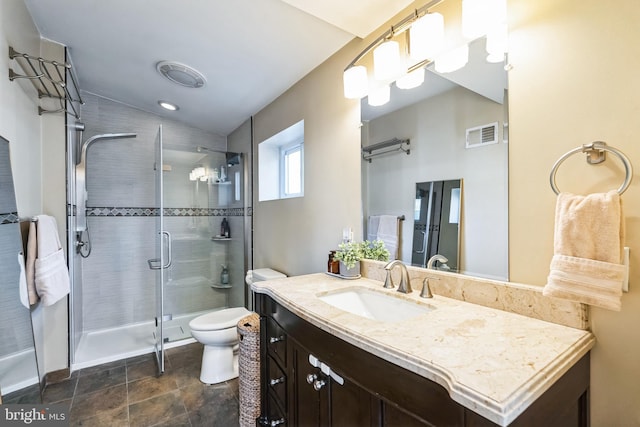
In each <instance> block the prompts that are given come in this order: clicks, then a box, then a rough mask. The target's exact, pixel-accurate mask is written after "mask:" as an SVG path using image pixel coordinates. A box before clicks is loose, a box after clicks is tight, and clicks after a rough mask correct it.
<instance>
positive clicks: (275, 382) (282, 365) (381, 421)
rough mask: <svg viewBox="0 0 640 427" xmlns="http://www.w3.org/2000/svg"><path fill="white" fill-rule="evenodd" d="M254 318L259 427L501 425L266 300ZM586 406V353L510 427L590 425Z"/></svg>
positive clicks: (259, 297) (258, 298) (260, 297)
mask: <svg viewBox="0 0 640 427" xmlns="http://www.w3.org/2000/svg"><path fill="white" fill-rule="evenodd" d="M256 311H257V312H258V313H259V314H260V322H261V323H260V327H261V329H260V335H261V336H260V338H261V348H260V351H261V370H262V373H261V378H262V381H261V383H262V386H261V397H262V399H261V403H262V412H261V414H262V415H261V417H260V418H259V420H258V424H257V425H264V426H340V427H343V426H402V427H411V426H496V425H498V424H495V423H493V422H492V421H490V420H488V419H486V418H484V417H482V416H480V415H478V414H477V413H476V412H474V411H473V410H470V409H469V408H466V407H464V406H462V405H461V404H459V403H457V402H455V401H453V400H452V399H451V398H450V396H449V393H448V392H447V390H446V389H445V388H444V387H442V386H441V385H439V384H437V383H435V382H433V381H430V380H429V379H426V378H424V377H422V376H420V375H418V374H416V373H413V372H411V371H409V370H407V369H404V368H402V367H400V366H398V365H395V364H393V363H390V362H388V361H386V360H384V359H382V358H380V357H378V356H375V355H373V354H371V353H369V352H367V351H365V350H363V349H361V348H358V347H356V346H354V345H352V344H350V343H347V342H346V341H344V340H342V339H340V338H338V337H336V336H334V335H331V334H329V333H327V332H325V331H324V330H322V329H320V328H318V327H316V326H314V325H312V324H311V323H310V322H307V321H306V320H304V319H302V318H300V317H298V316H297V315H295V314H293V313H292V312H290V311H289V310H287V309H286V308H284V307H283V306H282V305H280V304H278V303H277V302H276V301H274V300H273V299H272V298H271V297H269V296H267V295H265V294H256ZM469 351H473V349H472V348H470V349H469ZM310 356H311V357H310ZM313 365H316V366H313ZM479 375H481V374H479ZM341 382H342V384H340V383H341ZM588 399H589V353H587V354H586V355H585V356H583V357H582V358H581V359H580V360H579V361H578V362H577V363H576V364H574V365H573V366H572V367H571V368H570V369H569V370H568V371H567V372H566V373H565V374H564V375H563V376H562V377H561V378H560V379H559V380H558V381H556V382H555V383H554V384H553V385H552V386H551V387H550V388H549V389H548V390H547V391H546V392H545V393H544V394H543V395H542V396H541V397H540V398H538V399H537V400H536V401H535V402H534V403H533V404H531V405H530V406H529V407H528V408H527V409H526V410H525V411H524V412H522V413H521V414H520V415H519V416H518V418H516V419H515V420H514V421H513V422H512V423H511V424H509V425H510V426H536V427H537V426H545V427H553V426H558V427H571V426H583V427H584V426H588V425H589V400H588Z"/></svg>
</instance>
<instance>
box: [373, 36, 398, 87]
mask: <svg viewBox="0 0 640 427" xmlns="http://www.w3.org/2000/svg"><path fill="white" fill-rule="evenodd" d="M403 71H404V70H403V69H402V62H401V59H400V43H398V42H397V41H394V40H387V41H385V42H383V43H382V44H380V45H379V46H378V47H376V48H375V49H374V50H373V73H374V76H375V78H376V80H383V81H384V80H395V79H396V78H398V77H400V76H401V75H402V73H403Z"/></svg>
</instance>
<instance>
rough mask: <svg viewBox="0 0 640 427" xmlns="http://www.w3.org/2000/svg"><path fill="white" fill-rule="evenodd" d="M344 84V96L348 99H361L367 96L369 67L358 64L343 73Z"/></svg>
mask: <svg viewBox="0 0 640 427" xmlns="http://www.w3.org/2000/svg"><path fill="white" fill-rule="evenodd" d="M342 81H343V84H344V97H345V98H348V99H360V98H364V97H365V96H367V92H368V91H369V80H368V78H367V68H366V67H365V66H363V65H356V66H355V67H351V68H349V69H347V70H345V71H344V74H343V75H342Z"/></svg>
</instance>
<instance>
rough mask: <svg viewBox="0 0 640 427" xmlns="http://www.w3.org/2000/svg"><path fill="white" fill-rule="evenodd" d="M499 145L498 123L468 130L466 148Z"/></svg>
mask: <svg viewBox="0 0 640 427" xmlns="http://www.w3.org/2000/svg"><path fill="white" fill-rule="evenodd" d="M497 143H498V122H495V123H489V124H487V125H482V126H476V127H472V128H469V129H467V138H466V147H467V148H475V147H481V146H484V145H490V144H497Z"/></svg>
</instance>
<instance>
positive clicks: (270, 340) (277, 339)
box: [269, 335, 284, 344]
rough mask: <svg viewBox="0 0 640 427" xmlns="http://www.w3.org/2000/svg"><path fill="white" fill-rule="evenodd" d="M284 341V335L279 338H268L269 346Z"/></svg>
mask: <svg viewBox="0 0 640 427" xmlns="http://www.w3.org/2000/svg"><path fill="white" fill-rule="evenodd" d="M280 341H284V335H280V336H279V337H271V338H269V342H270V343H271V344H275V343H277V342H280Z"/></svg>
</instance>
